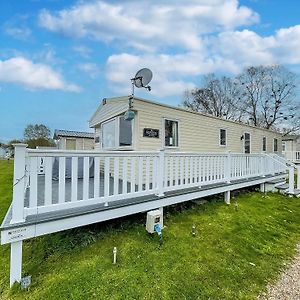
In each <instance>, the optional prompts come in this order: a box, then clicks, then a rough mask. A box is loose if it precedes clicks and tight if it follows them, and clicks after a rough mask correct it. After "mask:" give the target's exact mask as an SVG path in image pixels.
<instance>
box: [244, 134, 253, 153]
mask: <svg viewBox="0 0 300 300" xmlns="http://www.w3.org/2000/svg"><path fill="white" fill-rule="evenodd" d="M246 134H249V142H250V147H249V151H250V152H249V153H246V149H245V142H246ZM243 135H244V138H243V153H244V154H251V153H252V145H251V144H252V143H251V142H252V138H251V133H250V132H249V131H244V133H243Z"/></svg>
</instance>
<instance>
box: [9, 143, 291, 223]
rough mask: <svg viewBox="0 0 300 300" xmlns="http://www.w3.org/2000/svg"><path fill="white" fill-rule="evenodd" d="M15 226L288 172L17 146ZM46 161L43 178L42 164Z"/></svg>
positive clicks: (183, 157) (207, 160)
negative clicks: (31, 218) (36, 217)
mask: <svg viewBox="0 0 300 300" xmlns="http://www.w3.org/2000/svg"><path fill="white" fill-rule="evenodd" d="M15 149H16V151H15V173H14V191H13V205H12V208H13V209H12V213H13V215H12V223H17V222H22V221H23V220H24V218H25V217H26V216H28V215H33V214H37V213H44V212H52V211H56V210H62V209H71V208H76V207H82V206H87V205H92V204H98V203H103V204H104V205H106V206H109V203H110V202H111V201H116V200H123V199H127V198H134V197H140V196H145V195H151V194H156V195H158V196H163V195H164V194H165V193H166V192H168V191H172V190H179V189H185V188H189V187H197V186H199V187H203V186H205V185H209V184H214V183H222V182H224V183H226V182H231V181H234V180H238V179H247V178H254V177H257V176H266V175H271V174H275V173H281V172H284V171H287V170H288V168H289V166H288V165H287V164H286V163H285V162H283V161H280V160H278V159H275V158H274V157H271V156H269V155H265V154H235V153H225V154H222V153H219V154H205V153H179V152H167V151H163V150H162V151H153V152H136V151H122V152H121V151H118V152H116V151H110V152H95V151H61V150H39V149H37V150H31V149H27V148H26V145H22V144H17V145H16V146H15ZM40 161H43V172H40V170H41V168H40V165H39V162H40Z"/></svg>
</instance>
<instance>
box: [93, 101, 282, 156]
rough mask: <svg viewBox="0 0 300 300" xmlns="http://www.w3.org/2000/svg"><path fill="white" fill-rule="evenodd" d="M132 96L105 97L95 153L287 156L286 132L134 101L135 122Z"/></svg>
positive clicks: (97, 119)
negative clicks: (283, 138)
mask: <svg viewBox="0 0 300 300" xmlns="http://www.w3.org/2000/svg"><path fill="white" fill-rule="evenodd" d="M128 105H129V97H128V96H125V97H116V98H109V99H103V101H102V103H101V104H100V105H99V107H98V109H97V110H96V112H95V113H94V115H93V116H92V118H91V120H90V127H92V128H94V129H95V149H98V150H138V151H151V150H160V149H166V150H170V151H179V152H206V153H219V152H223V153H224V152H227V151H231V152H234V153H262V152H265V153H276V154H281V152H282V142H281V134H279V133H277V132H274V131H271V130H265V129H261V128H257V127H253V126H249V125H245V124H242V123H238V122H234V121H229V120H225V119H221V118H217V117H214V116H210V115H206V114H203V113H198V112H192V111H189V110H186V109H183V108H180V107H173V106H169V105H166V104H162V103H157V102H154V101H149V100H145V99H141V98H136V97H135V98H134V99H133V101H132V108H131V109H132V110H133V111H134V112H135V117H134V119H133V120H132V121H127V120H125V119H124V113H125V112H126V111H127V110H128Z"/></svg>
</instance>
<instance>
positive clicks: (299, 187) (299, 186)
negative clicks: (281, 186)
mask: <svg viewBox="0 0 300 300" xmlns="http://www.w3.org/2000/svg"><path fill="white" fill-rule="evenodd" d="M297 190H300V165H297Z"/></svg>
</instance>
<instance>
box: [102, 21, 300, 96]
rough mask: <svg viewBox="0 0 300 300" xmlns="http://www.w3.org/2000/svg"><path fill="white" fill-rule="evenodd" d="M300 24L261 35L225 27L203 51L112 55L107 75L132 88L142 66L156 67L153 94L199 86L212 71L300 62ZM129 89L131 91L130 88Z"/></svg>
mask: <svg viewBox="0 0 300 300" xmlns="http://www.w3.org/2000/svg"><path fill="white" fill-rule="evenodd" d="M299 48H300V26H294V27H290V28H286V29H280V30H279V31H277V32H276V33H275V34H274V35H271V36H267V37H261V36H259V35H258V34H256V33H255V32H253V31H250V30H243V31H225V32H222V33H219V34H218V35H214V36H209V37H207V38H206V39H203V47H202V49H201V51H189V52H184V53H181V54H158V53H157V54H152V53H150V54H149V53H143V54H135V55H132V54H129V53H122V54H117V55H111V56H110V57H109V58H108V60H107V69H106V71H107V72H106V75H107V79H108V81H109V82H111V83H112V85H111V86H112V88H113V89H114V90H116V91H118V92H125V91H128V86H129V83H128V82H129V79H130V78H131V77H132V76H134V74H135V72H136V71H137V70H138V69H139V68H142V67H145V66H147V67H149V68H150V69H152V70H153V73H154V78H153V83H152V85H153V94H155V95H157V96H167V95H173V94H177V95H180V94H182V92H183V91H184V89H186V88H190V87H191V86H195V85H196V84H197V83H198V84H199V82H198V81H197V80H198V78H199V76H201V75H203V74H208V73H211V72H223V73H231V74H237V73H239V72H241V71H242V69H243V68H244V67H247V66H251V65H259V64H300V52H299V53H298V52H297V51H295V49H299ZM127 93H128V92H127Z"/></svg>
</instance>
